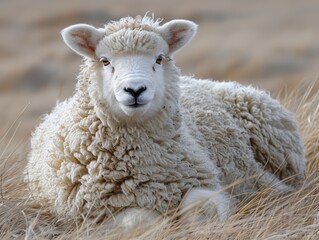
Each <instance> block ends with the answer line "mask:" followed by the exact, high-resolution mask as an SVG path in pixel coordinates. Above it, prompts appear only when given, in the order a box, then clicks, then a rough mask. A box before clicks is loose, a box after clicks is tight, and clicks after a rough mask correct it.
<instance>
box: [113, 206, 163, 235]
mask: <svg viewBox="0 0 319 240" xmlns="http://www.w3.org/2000/svg"><path fill="white" fill-rule="evenodd" d="M161 218H162V217H161V215H160V214H159V213H157V212H156V211H152V210H148V209H144V208H127V209H125V210H123V211H122V212H120V213H118V214H117V215H115V216H114V218H113V219H112V221H111V223H110V224H111V225H112V226H115V227H116V228H120V229H121V230H131V229H134V228H145V227H149V226H150V225H152V224H154V223H155V222H158V221H159V220H160V219H161Z"/></svg>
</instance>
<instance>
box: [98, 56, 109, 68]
mask: <svg viewBox="0 0 319 240" xmlns="http://www.w3.org/2000/svg"><path fill="white" fill-rule="evenodd" d="M100 62H102V63H103V66H107V65H110V61H109V60H108V59H107V58H104V57H103V58H101V59H100Z"/></svg>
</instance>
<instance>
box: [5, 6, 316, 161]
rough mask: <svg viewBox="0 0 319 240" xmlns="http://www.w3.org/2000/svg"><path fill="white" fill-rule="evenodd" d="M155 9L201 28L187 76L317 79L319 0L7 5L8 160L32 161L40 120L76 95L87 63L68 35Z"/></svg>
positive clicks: (267, 84)
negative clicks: (75, 27) (64, 36)
mask: <svg viewBox="0 0 319 240" xmlns="http://www.w3.org/2000/svg"><path fill="white" fill-rule="evenodd" d="M147 11H149V12H151V13H154V14H155V17H161V18H164V21H168V20H171V19H174V18H185V19H189V20H192V21H195V22H196V23H197V24H198V25H199V31H198V34H197V36H196V37H195V39H194V40H193V42H192V43H191V44H189V45H188V46H187V47H186V48H185V49H183V50H182V51H181V52H179V53H178V54H177V55H176V62H177V65H178V66H179V67H180V68H181V69H182V72H183V73H184V74H194V75H195V76H197V77H198V78H213V79H218V80H236V81H240V82H244V83H246V84H250V83H252V84H256V85H259V86H262V87H264V88H267V89H269V90H270V91H275V90H276V89H278V88H279V87H282V86H283V85H284V86H287V89H288V90H289V86H293V85H294V84H295V83H296V82H300V81H308V80H312V79H314V78H317V74H318V67H319V42H318V39H319V30H318V20H319V1H311V0H307V1H300V0H280V1H278V0H268V1H253V0H242V1H238V0H232V1H229V0H227V1H202V0H197V1H177V0H171V1H148V0H135V1H132V0H117V1H98V0H93V1H48V0H47V1H43V0H28V1H17V0H16V1H12V0H1V2H0V36H1V37H0V112H1V114H0V154H1V156H0V157H1V158H0V160H1V161H2V160H3V159H6V156H8V155H10V154H17V155H19V156H20V157H21V158H24V157H25V154H26V152H27V151H28V144H29V143H28V138H29V136H30V132H31V129H32V128H33V127H34V126H35V124H36V123H37V122H38V121H39V119H40V116H41V115H43V114H45V113H47V112H49V111H50V109H51V108H52V107H53V106H54V104H55V102H56V101H57V100H63V99H65V98H66V97H67V96H70V95H71V94H72V91H73V88H74V85H75V83H76V79H75V78H76V74H77V73H78V66H79V64H80V63H81V59H80V57H78V56H76V55H75V54H74V53H73V52H72V51H71V50H69V49H68V48H67V47H66V46H65V45H64V43H63V42H62V40H61V37H60V34H59V32H60V30H61V29H63V28H64V27H66V26H68V25H71V24H75V23H88V24H92V25H95V26H103V24H104V23H106V22H108V21H110V20H116V19H119V18H120V17H121V16H128V15H132V16H135V15H138V14H140V15H144V14H145V13H146V12H147ZM23 109H25V110H23ZM15 120H16V122H14V121H15ZM11 125H13V126H12V127H11V128H10V126H11Z"/></svg>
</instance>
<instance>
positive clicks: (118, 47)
mask: <svg viewBox="0 0 319 240" xmlns="http://www.w3.org/2000/svg"><path fill="white" fill-rule="evenodd" d="M159 22H160V20H159V19H158V20H154V19H153V18H150V17H140V16H138V17H136V18H132V17H127V18H122V19H120V20H119V21H114V22H111V23H109V24H107V25H105V32H106V33H105V37H104V38H103V39H102V46H105V47H106V48H107V49H108V50H109V51H111V52H112V53H115V54H118V53H123V52H134V51H139V52H144V53H150V52H153V51H154V50H155V49H156V48H158V46H159V45H160V44H161V45H162V44H163V39H162V37H161V36H160V34H159V33H158V26H159Z"/></svg>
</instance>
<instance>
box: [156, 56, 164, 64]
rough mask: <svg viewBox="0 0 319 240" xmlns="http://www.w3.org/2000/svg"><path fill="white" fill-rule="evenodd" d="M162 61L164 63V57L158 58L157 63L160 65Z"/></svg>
mask: <svg viewBox="0 0 319 240" xmlns="http://www.w3.org/2000/svg"><path fill="white" fill-rule="evenodd" d="M162 61H163V56H162V55H160V56H158V57H157V59H156V63H157V64H159V65H160V64H161V63H162Z"/></svg>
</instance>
